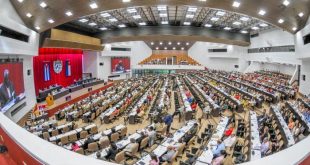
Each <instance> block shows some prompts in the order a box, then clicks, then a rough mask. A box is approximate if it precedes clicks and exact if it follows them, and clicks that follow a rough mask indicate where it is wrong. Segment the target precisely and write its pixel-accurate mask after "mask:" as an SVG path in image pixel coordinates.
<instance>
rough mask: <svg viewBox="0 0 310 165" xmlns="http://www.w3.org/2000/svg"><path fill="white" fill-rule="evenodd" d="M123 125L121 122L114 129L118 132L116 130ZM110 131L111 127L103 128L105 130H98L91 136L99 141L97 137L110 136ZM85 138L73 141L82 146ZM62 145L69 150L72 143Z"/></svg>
mask: <svg viewBox="0 0 310 165" xmlns="http://www.w3.org/2000/svg"><path fill="white" fill-rule="evenodd" d="M125 127H126V126H124V125H123V124H120V125H117V126H116V127H115V131H116V132H118V131H120V130H121V129H123V128H125ZM111 133H112V130H111V129H108V130H105V131H102V132H98V133H97V134H94V135H93V136H92V138H93V140H94V141H99V139H100V138H101V137H104V136H110V135H111ZM86 139H87V138H85V139H80V140H77V141H75V143H76V144H77V145H78V146H79V147H81V146H83V145H84V144H85V141H86ZM63 147H64V148H65V149H67V150H71V149H72V143H69V144H67V145H64V146H63Z"/></svg>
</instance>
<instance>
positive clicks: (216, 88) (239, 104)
mask: <svg viewBox="0 0 310 165" xmlns="http://www.w3.org/2000/svg"><path fill="white" fill-rule="evenodd" d="M195 76H196V75H195ZM196 77H197V76H196ZM197 78H198V79H201V80H204V79H203V78H201V77H197ZM204 81H205V82H206V83H207V84H208V85H209V86H210V87H211V88H213V89H215V90H216V91H217V92H219V93H221V94H222V95H223V96H224V97H225V98H226V99H229V100H231V101H232V102H233V104H235V105H236V106H237V112H242V111H243V106H242V104H241V102H240V101H239V100H237V99H235V98H234V97H232V96H230V95H229V94H228V93H226V92H225V91H223V90H221V89H219V88H218V87H216V86H214V85H212V84H210V83H208V82H207V81H206V80H204Z"/></svg>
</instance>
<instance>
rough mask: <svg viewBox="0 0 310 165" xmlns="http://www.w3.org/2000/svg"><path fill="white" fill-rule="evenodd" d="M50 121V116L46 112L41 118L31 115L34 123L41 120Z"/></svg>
mask: <svg viewBox="0 0 310 165" xmlns="http://www.w3.org/2000/svg"><path fill="white" fill-rule="evenodd" d="M47 119H48V114H47V113H46V112H42V113H41V115H39V116H34V115H33V114H32V115H31V120H32V121H33V122H35V121H39V120H44V121H45V120H47Z"/></svg>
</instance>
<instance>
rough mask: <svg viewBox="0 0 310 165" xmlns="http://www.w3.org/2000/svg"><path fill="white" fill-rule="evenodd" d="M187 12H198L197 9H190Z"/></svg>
mask: <svg viewBox="0 0 310 165" xmlns="http://www.w3.org/2000/svg"><path fill="white" fill-rule="evenodd" d="M187 11H189V12H196V11H197V7H189V8H188V9H187Z"/></svg>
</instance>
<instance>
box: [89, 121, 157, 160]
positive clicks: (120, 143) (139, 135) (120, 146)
mask: <svg viewBox="0 0 310 165" xmlns="http://www.w3.org/2000/svg"><path fill="white" fill-rule="evenodd" d="M122 126H123V128H125V126H124V125H122ZM150 126H151V125H150ZM150 126H147V127H145V128H143V129H141V130H138V131H137V132H135V133H134V134H132V135H129V136H128V137H126V138H124V139H122V140H119V141H117V142H116V143H115V144H116V146H117V149H119V150H122V149H124V148H125V147H126V146H127V145H128V144H129V143H131V142H130V139H135V140H136V142H137V141H139V139H141V138H142V137H143V136H142V132H145V131H146V130H147V128H149V127H150ZM153 126H154V125H153ZM109 149H110V147H106V148H104V149H102V150H101V151H99V152H100V156H101V158H103V157H105V156H107V154H108V151H109ZM89 156H90V157H93V158H97V156H96V153H93V154H90V155H89Z"/></svg>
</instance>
